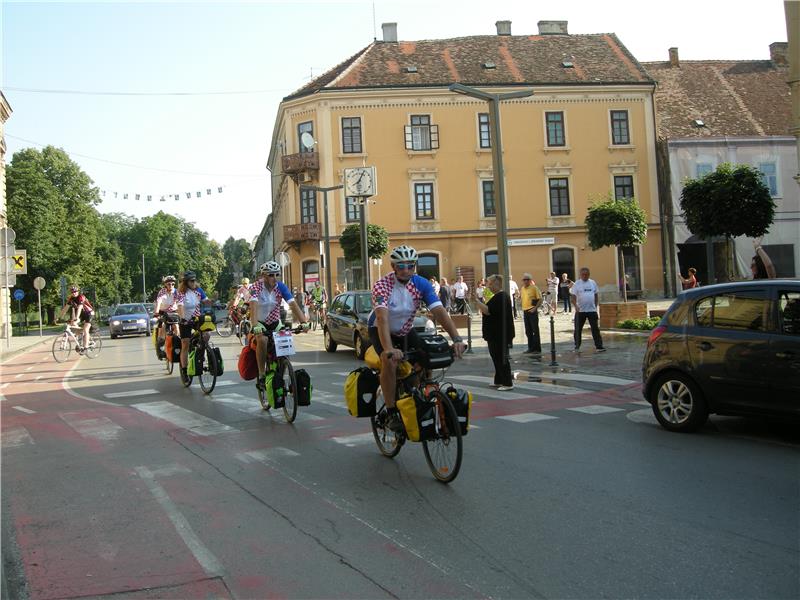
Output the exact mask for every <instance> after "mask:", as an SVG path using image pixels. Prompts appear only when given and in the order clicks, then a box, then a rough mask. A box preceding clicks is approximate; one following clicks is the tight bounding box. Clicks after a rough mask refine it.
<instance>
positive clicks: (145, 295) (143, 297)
mask: <svg viewBox="0 0 800 600" xmlns="http://www.w3.org/2000/svg"><path fill="white" fill-rule="evenodd" d="M142 302H144V303H145V304H146V303H147V288H146V287H145V283H144V252H142Z"/></svg>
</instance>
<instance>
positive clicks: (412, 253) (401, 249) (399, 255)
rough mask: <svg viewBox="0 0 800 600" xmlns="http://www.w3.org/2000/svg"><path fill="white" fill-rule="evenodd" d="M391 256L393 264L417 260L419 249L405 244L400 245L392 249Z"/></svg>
mask: <svg viewBox="0 0 800 600" xmlns="http://www.w3.org/2000/svg"><path fill="white" fill-rule="evenodd" d="M389 258H390V259H391V261H392V264H394V263H396V262H406V261H409V262H410V261H413V262H417V259H418V258H419V257H418V256H417V251H416V250H414V248H412V247H411V246H406V245H405V244H403V245H402V246H398V247H397V248H395V249H394V250H392V253H391V254H390V255H389Z"/></svg>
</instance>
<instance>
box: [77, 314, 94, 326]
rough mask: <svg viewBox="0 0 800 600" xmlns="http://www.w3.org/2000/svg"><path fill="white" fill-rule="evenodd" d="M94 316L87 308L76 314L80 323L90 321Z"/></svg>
mask: <svg viewBox="0 0 800 600" xmlns="http://www.w3.org/2000/svg"><path fill="white" fill-rule="evenodd" d="M93 318H94V313H93V312H90V311H88V310H82V311H81V314H80V315H79V316H78V321H80V323H81V325H83V324H84V323H91V321H92V319H93Z"/></svg>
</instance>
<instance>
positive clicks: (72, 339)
mask: <svg viewBox="0 0 800 600" xmlns="http://www.w3.org/2000/svg"><path fill="white" fill-rule="evenodd" d="M73 329H78V330H82V329H83V327H82V326H81V325H73V324H72V323H67V324H66V326H65V328H64V333H62V334H61V335H59V336H57V337H56V339H54V340H53V358H55V359H56V362H60V363H62V362H65V361H66V360H69V357H70V355H71V354H72V351H73V350H74V351H75V353H76V354H79V355H80V354H85V355H86V356H87V357H88V358H96V357H97V356H98V355H99V354H100V350H101V349H102V347H103V338H101V337H100V329H99V328H98V327H97V325H95V324H94V323H92V325H91V326H90V328H89V342H88V344H87V345H86V348H83V347H81V344H80V342H79V341H78V338H77V337H76V336H75V334H74V333H72V330H73Z"/></svg>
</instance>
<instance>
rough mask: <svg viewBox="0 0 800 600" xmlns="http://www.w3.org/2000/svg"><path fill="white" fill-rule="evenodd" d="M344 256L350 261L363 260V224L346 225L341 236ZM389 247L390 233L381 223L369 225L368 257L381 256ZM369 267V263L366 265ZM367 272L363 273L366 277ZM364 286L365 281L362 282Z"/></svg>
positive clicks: (340, 240) (340, 241)
mask: <svg viewBox="0 0 800 600" xmlns="http://www.w3.org/2000/svg"><path fill="white" fill-rule="evenodd" d="M339 244H341V246H342V251H343V252H344V258H345V260H346V261H348V262H358V263H360V262H361V226H360V225H357V224H353V225H348V226H347V227H345V229H344V231H343V232H342V235H341V236H339ZM388 249H389V233H388V232H387V231H386V228H384V227H381V226H380V225H372V224H369V225H367V255H368V258H380V257H381V256H383V255H384V254H386V251H387V250H388ZM365 267H366V269H369V265H365ZM364 275H365V273H362V277H364ZM361 285H362V286H363V281H362V284H361Z"/></svg>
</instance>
